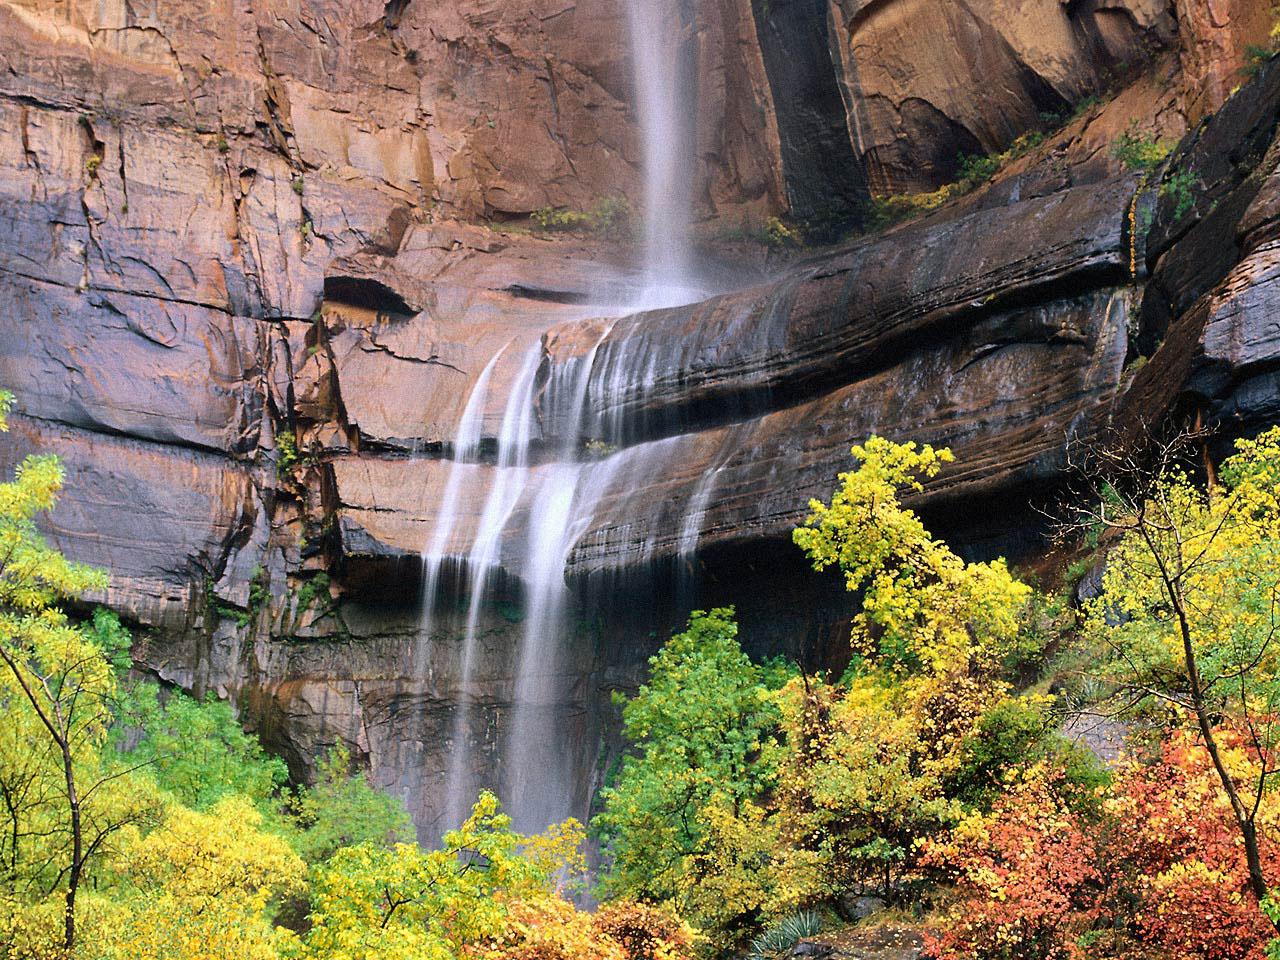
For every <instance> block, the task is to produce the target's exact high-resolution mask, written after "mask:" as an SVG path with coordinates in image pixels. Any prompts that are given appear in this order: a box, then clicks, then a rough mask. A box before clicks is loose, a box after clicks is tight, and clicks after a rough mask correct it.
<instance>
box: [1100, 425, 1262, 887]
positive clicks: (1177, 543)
mask: <svg viewBox="0 0 1280 960" xmlns="http://www.w3.org/2000/svg"><path fill="white" fill-rule="evenodd" d="M1188 439H1189V438H1187V437H1177V438H1174V439H1173V440H1171V441H1169V442H1159V443H1154V444H1152V445H1151V447H1150V448H1149V449H1148V450H1145V451H1138V452H1112V451H1099V453H1098V458H1099V463H1098V465H1097V466H1098V469H1099V470H1100V472H1101V473H1102V474H1103V475H1104V477H1105V480H1106V483H1105V487H1104V489H1103V490H1102V491H1101V492H1100V493H1101V495H1100V496H1099V497H1098V498H1097V506H1096V507H1095V508H1091V509H1087V510H1086V514H1087V516H1088V517H1089V519H1090V520H1091V521H1092V522H1093V523H1095V524H1097V525H1100V526H1101V527H1102V528H1104V529H1105V530H1107V531H1110V533H1111V535H1112V536H1113V537H1114V538H1115V540H1116V542H1115V545H1114V546H1113V547H1112V548H1111V549H1110V550H1109V551H1108V553H1107V557H1106V569H1105V573H1104V575H1103V582H1102V593H1101V595H1100V596H1099V597H1098V598H1096V599H1095V600H1093V601H1092V602H1091V603H1090V604H1089V606H1088V610H1087V629H1088V632H1089V635H1090V636H1091V637H1092V638H1093V639H1094V640H1095V642H1096V643H1097V645H1098V647H1099V649H1100V651H1101V652H1102V661H1103V669H1102V671H1101V673H1102V677H1103V679H1105V680H1107V681H1109V682H1110V683H1111V684H1113V685H1114V687H1115V689H1116V691H1117V695H1118V696H1119V697H1120V698H1121V700H1122V702H1121V704H1120V707H1122V708H1124V709H1128V710H1133V711H1139V712H1141V713H1144V714H1146V715H1147V716H1151V715H1152V714H1153V712H1154V713H1156V714H1158V715H1160V717H1161V719H1163V720H1165V721H1166V722H1169V723H1172V724H1174V725H1184V724H1185V725H1190V726H1191V727H1192V728H1193V729H1194V730H1195V733H1196V735H1197V737H1198V742H1199V744H1200V745H1201V747H1202V748H1203V749H1204V750H1205V752H1206V754H1207V756H1208V758H1209V760H1210V762H1211V765H1212V767H1213V769H1214V771H1215V772H1216V775H1217V777H1218V780H1219V783H1220V785H1221V787H1222V790H1223V793H1224V795H1225V796H1226V798H1227V801H1228V803H1229V804H1230V807H1231V812H1232V817H1233V819H1234V821H1235V824H1236V828H1237V830H1238V831H1239V837H1240V843H1241V846H1242V847H1243V849H1244V852H1245V857H1246V859H1247V862H1248V870H1249V889H1250V892H1251V893H1252V894H1253V896H1254V897H1255V898H1256V899H1257V900H1258V901H1259V902H1262V901H1264V900H1265V899H1266V898H1267V895H1268V892H1269V890H1270V886H1271V884H1272V883H1274V882H1275V880H1276V878H1274V877H1268V876H1266V875H1265V873H1264V870H1263V863H1262V857H1261V852H1260V841H1259V823H1260V819H1259V818H1260V816H1261V815H1262V814H1263V813H1264V812H1265V811H1266V809H1267V804H1265V803H1264V799H1265V798H1266V797H1267V795H1268V794H1269V793H1271V791H1272V790H1273V787H1274V783H1275V778H1276V776H1277V775H1278V774H1280V722H1278V718H1280V643H1277V633H1278V632H1280V427H1273V428H1272V429H1270V430H1268V431H1266V432H1264V433H1263V434H1261V435H1260V436H1259V437H1257V438H1256V439H1254V440H1240V441H1238V442H1237V443H1236V453H1235V454H1234V456H1232V457H1230V458H1228V459H1227V460H1226V461H1224V463H1223V464H1222V466H1221V469H1220V471H1219V478H1220V480H1219V481H1218V482H1216V483H1215V482H1210V484H1209V485H1208V486H1207V487H1201V486H1199V485H1197V484H1196V483H1194V482H1193V481H1192V480H1191V479H1190V478H1189V477H1188V475H1187V474H1186V472H1185V471H1184V470H1183V468H1182V467H1181V465H1180V464H1181V463H1182V462H1183V460H1184V459H1186V453H1187V451H1186V450H1185V449H1184V448H1185V445H1186V441H1187V440H1188ZM1211 481H1212V478H1211ZM1224 742H1227V743H1230V742H1241V743H1243V745H1244V750H1245V753H1246V754H1247V756H1248V760H1249V763H1248V764H1246V765H1245V767H1244V768H1243V769H1245V770H1247V772H1246V773H1242V772H1241V765H1240V764H1239V763H1237V764H1234V765H1233V763H1232V762H1231V761H1230V759H1229V757H1228V751H1227V749H1226V748H1225V747H1224V745H1223V744H1224Z"/></svg>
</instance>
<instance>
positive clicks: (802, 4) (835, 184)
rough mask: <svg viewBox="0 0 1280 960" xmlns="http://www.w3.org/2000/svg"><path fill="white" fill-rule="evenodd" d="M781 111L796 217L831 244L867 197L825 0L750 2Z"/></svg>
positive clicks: (858, 214) (785, 167) (853, 221)
mask: <svg viewBox="0 0 1280 960" xmlns="http://www.w3.org/2000/svg"><path fill="white" fill-rule="evenodd" d="M751 8H752V13H753V14H754V15H755V21H756V33H757V35H758V36H759V38H760V52H761V55H762V57H763V59H764V67H765V73H766V74H767V75H768V77H769V89H770V90H771V92H772V94H773V102H774V106H775V109H776V111H777V121H778V134H779V137H780V140H781V150H782V174H783V182H784V184H785V186H786V191H787V202H788V203H789V204H790V206H791V215H792V216H793V217H794V218H795V219H796V220H798V221H800V222H801V223H802V224H804V228H805V232H806V234H807V235H808V236H809V237H810V238H811V239H813V240H815V241H818V242H821V243H829V242H831V241H833V240H835V239H836V238H837V237H839V235H840V234H841V233H842V232H843V231H844V230H845V229H847V228H848V227H850V226H853V225H856V224H858V223H859V222H860V220H861V214H862V211H863V209H864V208H865V206H866V202H867V200H868V199H869V198H870V194H869V192H868V191H867V178H866V172H865V171H864V170H863V167H862V163H861V162H860V161H859V160H858V158H857V157H856V156H855V154H854V152H853V141H852V140H851V138H850V136H849V126H848V121H847V118H846V115H845V104H844V99H843V97H841V95H840V87H839V82H838V79H837V77H836V73H835V67H834V65H833V63H832V58H831V47H830V37H829V36H828V23H827V4H826V2H825V0H789V2H778V0H752V4H751Z"/></svg>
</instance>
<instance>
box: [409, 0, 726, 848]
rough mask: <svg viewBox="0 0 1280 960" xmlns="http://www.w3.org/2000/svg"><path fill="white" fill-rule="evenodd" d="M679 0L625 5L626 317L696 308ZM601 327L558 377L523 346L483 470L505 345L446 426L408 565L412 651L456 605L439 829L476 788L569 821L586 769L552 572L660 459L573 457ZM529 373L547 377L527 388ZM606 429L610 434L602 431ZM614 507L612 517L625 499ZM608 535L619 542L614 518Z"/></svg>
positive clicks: (684, 527)
mask: <svg viewBox="0 0 1280 960" xmlns="http://www.w3.org/2000/svg"><path fill="white" fill-rule="evenodd" d="M687 2H688V0H627V4H628V7H627V13H628V27H629V29H630V33H631V54H632V60H633V65H634V79H635V90H636V107H637V111H638V115H639V119H640V128H641V138H642V143H643V155H642V162H643V172H644V203H643V217H644V237H643V245H642V248H641V253H642V257H643V261H642V271H641V274H642V278H641V279H642V282H641V289H640V291H639V292H638V293H637V294H635V295H634V296H633V297H632V298H631V300H630V302H629V303H627V304H626V305H625V309H627V310H629V311H632V312H635V311H642V310H649V309H656V308H660V307H665V306H674V305H679V304H684V303H690V302H693V301H696V300H698V299H701V298H702V297H703V296H704V293H703V291H701V290H700V289H699V280H698V276H697V271H696V270H695V267H694V257H693V252H692V247H691V243H690V240H689V233H690V224H691V219H692V218H691V214H690V200H691V189H690V181H691V178H692V167H693V163H692V161H693V156H692V154H693V150H692V136H691V134H692V126H693V124H692V119H691V118H692V115H693V113H694V111H692V110H691V109H690V104H689V102H688V100H689V97H688V92H689V91H690V90H696V85H695V84H694V83H693V77H694V71H693V61H692V56H691V50H692V45H691V44H690V43H689V42H688V41H689V36H688V30H687V28H686V26H685V25H684V24H685V16H684V12H683V10H682V8H681V4H682V3H687ZM617 309H618V308H617V307H615V308H614V310H613V312H614V313H616V312H617ZM598 315H599V314H597V316H598ZM611 329H612V324H611V323H606V324H603V325H602V328H601V331H600V333H599V335H598V337H597V339H596V341H595V344H594V345H593V346H592V348H591V349H590V350H589V351H587V352H586V353H585V354H583V355H582V356H580V357H577V358H571V359H569V360H566V361H565V362H564V363H562V364H560V365H559V366H557V365H555V364H552V363H549V362H547V361H548V357H549V351H548V348H547V344H546V343H545V337H539V338H538V339H537V340H536V341H535V342H534V343H532V344H530V345H529V346H528V347H527V348H526V349H525V352H524V355H523V357H522V359H521V363H520V367H519V371H518V373H517V374H516V377H515V379H514V380H513V381H512V383H511V386H510V389H509V392H508V393H507V394H506V400H505V405H504V408H503V411H502V418H501V422H500V424H499V425H498V431H497V453H496V458H495V460H494V462H493V463H492V464H487V463H483V462H481V460H482V457H481V443H480V441H481V434H482V427H483V423H484V414H485V409H486V405H487V404H488V403H489V399H490V396H489V395H490V393H491V390H490V381H491V379H492V378H493V375H494V371H495V369H496V368H497V366H498V362H499V360H500V358H501V357H502V356H503V354H504V353H506V352H507V350H508V347H511V346H512V344H511V343H508V344H507V345H506V346H504V347H503V348H502V349H501V350H499V351H498V352H497V353H496V354H495V355H494V356H493V357H492V358H491V359H490V360H489V361H488V363H487V364H486V366H485V367H484V369H483V371H482V372H481V373H480V375H479V376H478V377H477V379H476V381H475V385H474V386H473V387H472V389H471V393H470V395H469V396H468V398H467V401H466V405H465V409H464V410H463V413H462V417H461V419H460V421H459V423H458V426H457V428H456V436H455V440H454V442H453V444H452V448H451V450H450V456H451V462H450V465H449V473H448V476H447V478H446V481H445V487H444V491H443V494H442V497H441V501H440V506H439V509H438V511H437V516H436V518H435V525H434V527H433V528H432V531H431V539H430V543H429V544H428V545H427V547H426V548H425V549H424V551H423V555H422V563H423V567H422V572H423V614H422V625H423V628H422V631H421V633H422V634H423V636H424V642H425V643H428V644H429V643H431V642H432V637H431V633H432V628H433V626H434V625H435V624H436V622H437V621H436V620H435V617H436V616H437V613H438V611H439V610H440V609H442V608H443V606H444V602H445V601H446V600H452V599H454V598H455V597H465V601H466V618H465V626H464V627H463V629H462V631H461V632H462V643H461V647H460V650H459V666H458V675H457V677H456V682H455V685H454V689H455V691H456V695H455V703H454V706H453V714H452V717H451V722H450V733H449V736H448V740H447V743H448V749H449V759H448V770H447V771H444V774H445V786H444V791H443V796H442V798H441V801H442V806H443V809H442V810H441V816H442V818H443V821H444V822H443V826H444V827H445V828H446V829H448V828H452V827H455V826H457V825H458V824H460V823H461V822H462V820H463V819H464V818H465V816H466V814H467V811H468V810H469V808H470V804H471V803H472V802H473V800H474V799H475V796H476V793H477V792H478V790H479V789H481V788H484V787H487V788H490V789H493V788H498V789H499V793H500V795H501V797H502V799H503V801H504V804H505V805H506V806H507V809H508V812H509V813H511V815H512V817H513V819H514V820H515V823H516V826H517V828H518V829H521V830H523V831H526V832H530V831H536V830H540V829H542V828H543V827H544V826H546V825H547V824H548V823H551V822H554V821H557V820H560V819H563V818H564V817H566V816H569V815H571V814H578V815H581V814H582V813H583V812H584V811H582V810H580V809H575V804H577V805H580V801H581V797H578V798H577V800H575V787H577V786H580V785H578V784H575V782H574V780H575V773H577V772H578V771H579V769H580V767H581V763H582V761H584V760H585V761H586V762H589V760H590V758H579V757H575V756H571V755H570V751H569V743H568V740H569V739H570V738H568V737H567V736H566V730H568V729H569V727H570V725H571V724H572V722H573V716H572V714H573V713H574V712H575V711H578V710H580V708H581V706H582V697H583V691H582V690H581V689H580V688H578V686H577V685H576V684H575V683H574V681H573V671H572V669H571V668H572V666H573V665H572V664H570V663H569V662H568V660H567V656H566V654H567V652H568V645H569V643H570V640H571V637H572V629H571V626H572V625H571V623H570V618H569V612H570V608H571V601H572V599H573V594H572V591H571V589H570V586H569V584H568V583H567V582H566V579H565V569H566V566H567V564H568V561H569V557H570V555H571V553H572V551H573V548H574V546H575V544H576V543H577V542H578V541H579V540H580V539H581V537H582V535H583V534H584V532H585V531H586V530H587V529H589V528H590V526H591V524H592V521H593V518H594V517H595V514H596V512H597V510H598V509H599V508H600V505H601V504H602V503H604V502H606V501H609V502H610V504H611V507H610V509H611V510H613V511H615V512H616V511H617V510H618V509H619V508H618V506H617V503H618V502H619V496H618V495H619V492H620V491H622V492H627V493H629V492H630V491H631V490H632V489H635V488H636V486H637V485H639V486H643V485H645V484H648V483H652V482H653V481H654V479H655V478H656V477H658V476H660V475H661V473H662V471H663V470H664V469H665V468H666V465H667V463H668V462H669V461H668V456H669V452H670V451H671V450H672V449H674V447H673V444H672V443H671V442H669V441H658V442H656V443H650V444H640V445H637V446H633V447H624V448H623V449H621V450H613V449H610V448H605V449H603V450H600V449H597V450H588V449H586V448H585V447H584V445H583V440H584V439H585V437H584V435H583V434H584V428H585V426H586V425H587V424H589V423H594V422H595V421H596V420H597V419H598V418H596V417H594V416H592V415H591V413H590V411H589V409H588V408H589V405H590V404H593V403H597V402H599V401H601V400H602V399H607V397H604V398H602V397H600V396H598V393H599V391H600V389H601V385H600V384H599V383H596V386H595V387H594V388H593V389H592V391H591V393H589V392H588V388H589V386H590V385H591V384H592V383H593V381H598V380H599V376H598V375H599V373H600V372H601V371H599V370H597V369H596V367H597V365H598V364H597V361H598V359H599V360H601V361H603V360H604V359H605V358H604V357H599V358H598V356H597V355H598V354H599V353H600V351H601V350H602V349H603V347H604V344H605V342H606V339H607V338H608V336H609V333H610V331H611ZM624 353H627V351H624ZM623 359H624V357H623V356H611V357H610V358H609V364H608V368H607V371H608V377H607V382H606V383H605V384H604V387H603V390H604V392H605V393H606V394H607V393H608V392H609V391H610V389H612V388H613V387H614V386H615V385H616V387H617V388H618V389H622V388H623V387H625V386H628V385H629V384H631V383H634V381H635V378H636V377H637V376H641V377H644V379H645V381H646V382H647V381H648V380H649V379H651V377H652V375H653V373H654V366H653V365H654V364H655V363H656V362H657V357H656V356H655V355H653V354H652V353H651V354H650V355H648V356H643V355H640V356H635V357H632V356H629V355H628V356H626V357H625V360H626V361H627V363H626V366H628V367H629V369H627V370H624V369H622V368H623V366H624V364H623V363H622V362H621V361H622V360H623ZM633 364H634V365H633ZM544 370H545V372H546V376H540V373H542V372H543V371H544ZM593 372H594V373H596V374H597V376H596V377H595V378H593ZM627 374H629V376H628V375H627ZM612 406H614V407H616V406H617V405H616V404H614V405H612ZM621 432H622V431H621V429H620V425H617V428H616V429H615V430H614V431H613V433H614V434H616V435H621ZM712 483H713V480H711V479H709V480H708V483H707V484H705V485H698V486H697V488H696V489H695V490H694V491H693V493H691V495H690V497H689V502H688V503H685V504H683V505H681V506H682V507H683V509H685V510H686V511H687V516H686V515H685V514H681V515H680V516H679V517H678V518H676V521H675V522H676V523H677V524H678V525H679V526H680V529H681V531H682V535H681V543H682V549H681V553H682V555H683V554H684V553H686V552H690V553H691V551H692V547H693V546H694V545H696V541H697V523H698V520H699V519H700V517H701V515H702V513H703V512H705V509H706V506H707V501H708V499H709V497H710V494H711V489H712ZM481 487H483V489H480V488H481ZM464 491H469V492H470V494H471V495H470V496H469V497H468V498H467V499H468V500H469V501H470V502H472V503H478V502H479V500H480V498H479V497H476V496H475V494H476V493H477V492H478V493H480V495H481V496H482V497H483V503H484V506H483V509H482V510H481V511H480V516H479V518H478V520H471V521H469V523H470V524H471V526H473V527H474V529H469V530H468V531H466V532H469V535H470V540H469V541H468V542H469V547H468V548H467V550H466V552H465V556H464V555H463V554H462V553H461V552H460V551H457V550H454V549H452V546H453V545H454V542H455V541H456V540H458V539H461V537H460V534H462V533H463V532H464V530H463V527H462V524H461V517H460V516H459V513H460V501H461V500H462V499H463V492H464ZM621 502H622V503H623V505H624V506H623V509H624V510H625V503H626V502H627V501H626V497H625V496H623V497H622V499H621ZM672 509H675V508H674V507H673V508H672ZM611 516H612V514H611ZM622 526H623V528H624V529H625V527H626V522H625V519H624V520H623V523H622ZM521 534H522V535H521ZM686 542H688V543H689V544H690V546H689V547H688V548H687V550H686V547H685V543H686ZM651 549H652V535H650V538H649V539H647V540H646V542H645V544H644V545H643V547H642V549H641V551H640V562H641V563H644V562H645V561H647V559H648V556H649V553H650V551H651ZM450 570H458V571H460V574H461V575H460V576H458V577H451V578H449V579H450V581H456V582H446V578H445V577H444V572H445V571H450ZM499 570H502V571H504V572H505V573H507V574H508V575H509V576H513V577H517V578H518V579H519V581H520V591H521V595H522V604H521V618H520V619H521V626H520V629H519V637H518V640H517V644H516V648H515V650H514V652H513V657H512V659H513V661H514V665H513V673H512V676H511V678H510V679H511V706H510V710H509V711H507V712H506V713H505V714H504V713H503V712H502V711H500V710H499V711H495V712H493V713H492V714H486V715H485V717H484V722H485V724H486V726H485V727H484V728H483V730H484V732H483V734H482V735H481V739H483V740H484V741H485V742H486V743H489V742H492V741H490V738H489V732H490V730H489V727H488V726H487V724H488V722H489V720H490V718H492V719H494V720H496V722H497V727H498V730H497V733H498V737H499V739H498V741H497V746H498V748H499V759H498V769H497V770H496V771H494V772H491V773H490V774H488V775H487V776H486V777H485V778H479V777H477V775H476V770H475V768H476V767H477V762H476V757H475V754H474V751H473V744H474V742H475V740H476V737H477V733H476V730H475V729H474V728H475V727H476V724H477V708H478V707H479V706H490V707H492V706H494V704H488V705H482V704H480V702H479V697H478V696H477V692H478V688H479V684H480V682H481V681H482V680H486V679H487V680H489V681H492V680H493V678H492V677H481V676H480V673H481V671H482V668H483V667H485V666H486V665H487V664H489V663H491V662H493V657H492V655H490V656H487V657H486V655H485V653H486V651H485V649H484V648H485V635H486V630H487V629H488V628H487V626H486V623H487V621H486V619H485V618H486V613H487V612H488V611H489V610H490V609H492V607H493V605H494V600H495V587H496V586H497V576H496V575H497V572H498V571H499ZM464 580H465V582H463V581H464ZM437 632H438V631H437ZM584 746H587V745H584ZM481 765H482V764H481Z"/></svg>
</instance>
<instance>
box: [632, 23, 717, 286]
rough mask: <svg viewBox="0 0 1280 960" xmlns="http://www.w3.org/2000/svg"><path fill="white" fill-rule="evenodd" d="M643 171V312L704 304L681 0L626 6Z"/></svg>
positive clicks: (689, 66)
mask: <svg viewBox="0 0 1280 960" xmlns="http://www.w3.org/2000/svg"><path fill="white" fill-rule="evenodd" d="M626 3H627V27H628V30H629V32H630V42H631V69H632V76H633V79H634V83H635V91H636V110H637V114H638V117H639V120H640V136H641V144H642V150H643V153H642V166H643V172H644V208H643V215H644V260H643V264H642V267H643V277H644V286H643V288H642V290H641V292H640V295H639V297H638V298H637V300H636V303H635V306H636V307H637V308H638V309H653V308H656V307H669V306H676V305H677V304H682V303H691V302H693V301H694V300H698V299H700V297H701V295H702V294H701V292H700V291H699V290H698V284H697V280H696V276H695V272H694V266H693V251H692V248H691V246H690V240H689V233H690V226H691V220H692V214H691V202H690V201H691V193H690V189H691V182H692V179H693V135H692V134H693V115H694V112H695V111H694V110H693V109H691V107H693V106H696V104H695V103H691V102H690V96H689V94H690V92H691V91H695V90H696V89H697V86H696V84H695V83H694V79H695V78H694V69H693V58H692V55H691V45H690V44H688V43H687V42H686V36H685V34H686V27H685V18H684V15H683V11H682V9H681V7H682V4H681V0H626Z"/></svg>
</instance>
